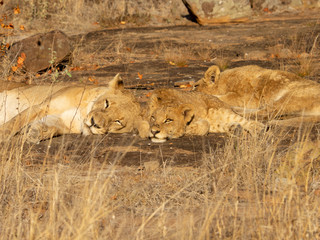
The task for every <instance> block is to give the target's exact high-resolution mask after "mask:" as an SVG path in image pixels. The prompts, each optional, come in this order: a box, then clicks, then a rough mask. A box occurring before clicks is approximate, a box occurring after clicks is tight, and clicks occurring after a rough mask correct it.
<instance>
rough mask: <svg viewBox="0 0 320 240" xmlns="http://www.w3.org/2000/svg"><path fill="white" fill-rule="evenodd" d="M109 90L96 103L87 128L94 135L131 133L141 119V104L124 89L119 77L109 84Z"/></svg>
mask: <svg viewBox="0 0 320 240" xmlns="http://www.w3.org/2000/svg"><path fill="white" fill-rule="evenodd" d="M109 90H110V91H108V92H107V93H105V94H104V95H102V96H100V97H99V98H98V99H97V100H96V101H95V102H94V104H93V106H92V109H91V111H90V112H89V113H88V115H87V118H86V120H85V124H86V126H87V127H88V128H89V129H90V132H91V133H92V134H105V133H108V132H111V133H124V132H131V131H132V130H133V129H134V125H135V122H136V121H137V118H139V114H140V105H139V103H138V102H137V101H136V100H135V97H134V96H133V95H132V94H131V93H130V92H128V91H125V90H124V89H123V82H122V79H121V77H120V76H119V75H117V76H116V77H115V78H114V79H113V80H112V81H111V82H110V83H109Z"/></svg>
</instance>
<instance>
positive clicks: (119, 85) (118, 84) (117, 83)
mask: <svg viewBox="0 0 320 240" xmlns="http://www.w3.org/2000/svg"><path fill="white" fill-rule="evenodd" d="M109 88H110V89H112V90H120V91H121V90H123V89H124V84H123V80H122V78H121V76H120V73H118V74H117V75H116V76H115V77H114V78H113V79H112V80H111V81H110V82H109Z"/></svg>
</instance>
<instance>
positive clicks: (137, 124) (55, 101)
mask: <svg viewBox="0 0 320 240" xmlns="http://www.w3.org/2000/svg"><path fill="white" fill-rule="evenodd" d="M134 129H137V130H138V131H139V130H140V129H141V130H140V132H141V133H140V135H141V136H147V134H148V132H147V129H148V123H147V122H146V121H143V120H142V117H141V116H140V104H139V103H138V102H137V101H136V99H135V97H134V96H133V94H131V93H130V92H128V91H126V90H124V88H123V82H122V79H121V77H120V75H119V74H117V75H116V76H115V77H114V79H113V80H112V81H111V82H110V83H109V86H97V85H83V86H75V85H70V84H55V85H38V86H35V85H27V86H23V87H19V88H14V89H11V90H7V91H3V92H1V93H0V136H2V138H3V139H7V138H8V137H10V136H12V135H15V134H16V133H18V132H26V136H27V141H29V142H34V143H38V142H40V141H42V140H45V139H48V138H51V137H53V136H57V135H62V134H68V133H76V134H83V135H91V134H106V133H108V132H111V133H123V132H131V131H132V130H134ZM145 129H146V130H145ZM143 130H144V131H145V133H143Z"/></svg>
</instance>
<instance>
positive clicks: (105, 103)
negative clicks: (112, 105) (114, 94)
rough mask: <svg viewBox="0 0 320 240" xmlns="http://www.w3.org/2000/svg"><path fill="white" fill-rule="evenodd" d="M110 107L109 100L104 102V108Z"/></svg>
mask: <svg viewBox="0 0 320 240" xmlns="http://www.w3.org/2000/svg"><path fill="white" fill-rule="evenodd" d="M108 107H109V101H108V99H106V101H105V102H104V108H108Z"/></svg>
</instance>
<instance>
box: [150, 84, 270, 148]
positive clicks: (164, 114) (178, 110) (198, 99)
mask: <svg viewBox="0 0 320 240" xmlns="http://www.w3.org/2000/svg"><path fill="white" fill-rule="evenodd" d="M148 117H149V119H150V120H149V124H150V132H149V137H150V138H151V140H152V141H153V142H165V141H166V140H167V139H172V138H179V137H181V136H183V135H205V134H207V133H213V132H229V131H231V130H233V129H236V128H237V127H239V126H241V127H242V128H243V129H245V130H247V131H249V132H250V133H254V132H255V130H258V131H260V130H261V129H262V128H263V127H264V125H263V124H262V123H259V122H255V121H248V120H246V119H245V118H243V117H241V116H240V115H238V114H236V113H235V112H234V111H233V110H231V108H230V107H229V106H228V105H227V104H225V103H223V102H222V101H220V100H219V99H218V98H216V97H214V96H210V95H207V94H204V93H199V92H182V91H179V90H175V89H159V90H155V91H154V92H153V94H152V97H151V99H150V102H149V106H148Z"/></svg>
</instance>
